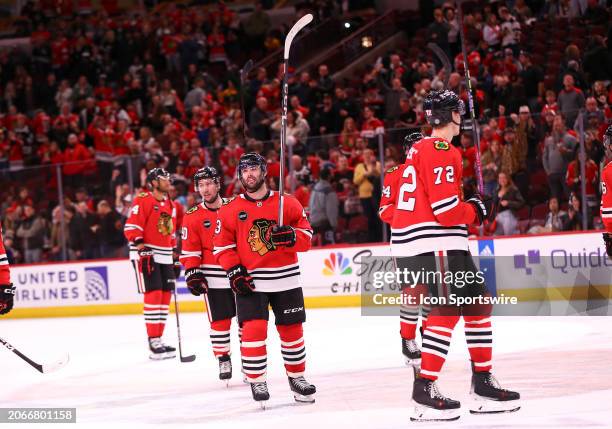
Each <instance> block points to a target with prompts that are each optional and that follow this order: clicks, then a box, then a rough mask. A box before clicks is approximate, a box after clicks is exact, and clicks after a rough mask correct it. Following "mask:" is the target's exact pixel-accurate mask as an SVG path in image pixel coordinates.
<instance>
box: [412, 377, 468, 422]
mask: <svg viewBox="0 0 612 429" xmlns="http://www.w3.org/2000/svg"><path fill="white" fill-rule="evenodd" d="M412 401H413V403H414V410H413V412H412V415H411V416H410V420H412V421H416V422H431V421H449V420H457V419H458V418H459V409H460V407H461V403H460V402H459V401H455V400H453V399H450V398H447V397H446V396H444V395H442V394H441V393H440V391H439V390H438V386H437V385H436V382H435V381H432V380H428V379H426V378H421V377H417V378H415V380H414V389H413V391H412Z"/></svg>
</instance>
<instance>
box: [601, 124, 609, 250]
mask: <svg viewBox="0 0 612 429" xmlns="http://www.w3.org/2000/svg"><path fill="white" fill-rule="evenodd" d="M603 146H604V150H605V151H606V158H607V159H612V125H610V126H608V128H607V129H606V132H605V133H604V137H603ZM600 212H601V220H602V222H603V224H604V228H605V230H606V232H604V234H603V239H604V243H605V244H606V253H607V254H608V256H609V257H610V258H612V162H608V163H607V164H606V166H605V167H604V168H603V170H602V172H601V209H600Z"/></svg>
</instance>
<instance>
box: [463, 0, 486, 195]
mask: <svg viewBox="0 0 612 429" xmlns="http://www.w3.org/2000/svg"><path fill="white" fill-rule="evenodd" d="M457 7H458V8H459V33H460V36H461V52H462V53H463V68H464V70H465V84H466V89H467V95H468V104H469V108H470V119H471V121H472V136H473V137H474V144H475V145H476V177H477V179H478V192H479V193H480V195H484V183H483V180H482V164H481V162H480V135H479V132H478V126H477V124H476V112H475V111H474V96H473V95H472V78H471V76H470V68H469V67H468V57H467V48H466V47H465V31H464V29H463V0H459V1H458V2H457Z"/></svg>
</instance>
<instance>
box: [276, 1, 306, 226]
mask: <svg viewBox="0 0 612 429" xmlns="http://www.w3.org/2000/svg"><path fill="white" fill-rule="evenodd" d="M311 22H312V14H311V13H308V14H306V15H304V16H303V17H301V18H300V19H298V21H297V22H296V23H295V24H293V27H291V30H289V34H287V38H286V39H285V51H284V54H283V88H282V90H283V93H282V100H281V103H282V105H281V135H280V146H281V147H280V175H279V183H278V197H279V200H278V225H281V226H282V225H283V199H284V197H283V192H284V191H285V184H284V178H285V144H286V141H287V97H288V96H289V94H288V93H289V87H288V84H287V80H288V79H289V77H288V75H287V72H288V69H289V51H290V50H291V44H292V43H293V39H294V38H295V36H296V35H297V34H298V33H299V32H300V31H301V30H302V29H303V28H304V27H306V26H307V25H308V24H310V23H311Z"/></svg>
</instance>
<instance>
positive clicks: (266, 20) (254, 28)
mask: <svg viewBox="0 0 612 429" xmlns="http://www.w3.org/2000/svg"><path fill="white" fill-rule="evenodd" d="M242 25H243V26H244V32H245V34H246V35H247V36H248V41H249V42H250V46H251V47H252V48H255V49H261V47H262V46H263V42H264V39H265V37H266V34H268V31H270V26H271V23H270V16H268V13H267V12H266V11H265V10H263V6H262V4H261V2H260V1H258V2H255V10H254V11H253V12H252V13H251V14H250V15H249V16H248V17H247V19H246V20H245V21H244V22H243V24H242Z"/></svg>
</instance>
